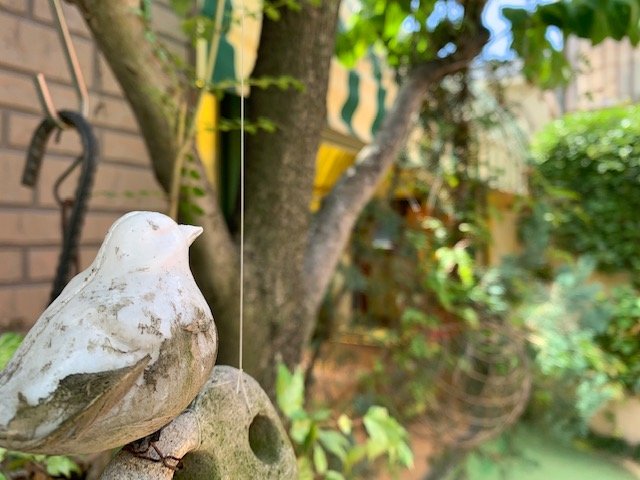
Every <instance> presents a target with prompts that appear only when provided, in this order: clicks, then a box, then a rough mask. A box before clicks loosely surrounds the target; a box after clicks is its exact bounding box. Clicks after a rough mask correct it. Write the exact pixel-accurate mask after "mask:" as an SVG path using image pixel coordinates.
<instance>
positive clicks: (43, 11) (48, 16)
mask: <svg viewBox="0 0 640 480" xmlns="http://www.w3.org/2000/svg"><path fill="white" fill-rule="evenodd" d="M23 1H24V0H23ZM49 3H50V2H44V1H42V0H36V1H35V2H33V16H34V17H35V18H37V19H38V20H42V21H44V22H47V23H50V24H51V25H54V23H53V12H52V11H51V7H50V6H49ZM60 3H61V4H62V11H63V12H64V18H65V19H66V21H67V25H68V26H69V31H71V33H72V34H79V35H82V36H83V37H87V38H89V37H91V32H89V28H88V27H87V24H86V23H85V21H84V18H82V14H81V13H80V10H78V9H77V8H76V7H74V6H72V5H69V4H68V3H66V2H60ZM74 42H75V38H74Z"/></svg>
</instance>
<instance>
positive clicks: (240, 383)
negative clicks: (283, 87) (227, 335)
mask: <svg viewBox="0 0 640 480" xmlns="http://www.w3.org/2000/svg"><path fill="white" fill-rule="evenodd" d="M219 1H224V0H219ZM244 15H245V12H244V0H240V39H241V41H240V315H239V316H240V318H239V328H240V332H239V335H238V343H239V345H238V369H239V370H240V372H239V375H238V385H237V387H236V390H237V391H240V390H242V394H243V395H244V399H245V402H246V404H247V408H248V409H249V411H251V407H250V405H249V399H248V398H247V392H246V390H245V388H244V382H243V381H242V376H243V359H244Z"/></svg>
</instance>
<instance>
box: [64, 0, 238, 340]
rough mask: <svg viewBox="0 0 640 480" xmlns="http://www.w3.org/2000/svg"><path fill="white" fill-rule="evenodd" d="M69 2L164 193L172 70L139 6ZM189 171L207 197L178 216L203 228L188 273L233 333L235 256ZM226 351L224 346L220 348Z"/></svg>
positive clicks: (206, 187)
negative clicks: (111, 77) (117, 88)
mask: <svg viewBox="0 0 640 480" xmlns="http://www.w3.org/2000/svg"><path fill="white" fill-rule="evenodd" d="M72 2H73V3H75V4H76V5H77V6H78V8H79V9H80V10H81V11H82V13H83V15H84V18H85V20H86V22H87V24H88V25H89V28H90V29H91V32H92V34H93V37H94V38H95V40H96V42H97V43H98V46H99V47H100V49H101V51H102V53H103V54H104V56H105V58H106V59H107V62H108V63H109V65H110V66H111V69H112V70H113V72H114V74H115V76H116V78H117V80H118V82H119V83H120V85H121V87H122V90H123V92H124V93H125V95H126V97H127V100H128V101H129V103H130V105H131V107H132V110H133V112H134V114H135V116H136V119H137V121H138V124H139V126H140V131H141V132H142V135H143V137H144V140H145V143H146V146H147V150H148V152H149V156H150V157H151V162H152V165H153V168H154V171H155V174H156V177H157V179H158V181H159V182H160V184H161V186H162V187H163V189H164V190H165V191H166V192H168V191H169V189H170V187H171V177H172V172H173V166H174V164H175V162H176V159H177V157H178V155H179V153H180V147H181V145H180V144H181V140H182V139H180V138H179V137H180V135H179V132H178V128H177V122H178V118H179V117H180V115H179V110H180V108H179V104H180V98H184V96H185V94H184V87H183V86H182V85H181V84H180V81H179V79H178V77H177V74H176V73H175V71H174V67H173V66H171V65H167V64H166V63H164V62H163V61H162V60H160V58H159V57H158V55H157V53H158V50H159V45H157V44H154V43H152V42H151V41H150V40H149V39H148V35H147V27H146V25H145V22H144V19H143V18H141V16H140V15H139V14H137V13H136V12H138V11H139V8H140V1H139V0H109V1H108V2H105V1H101V0H72ZM194 155H195V153H194ZM189 168H190V169H196V170H198V171H199V173H200V175H199V178H193V177H190V178H189V182H190V183H189V187H191V191H192V192H195V191H198V192H206V194H205V195H204V196H202V195H201V194H200V196H194V195H191V196H190V197H189V204H190V205H191V206H193V205H195V206H196V207H195V208H193V210H194V211H195V210H197V211H198V212H200V214H193V215H181V220H183V221H187V222H192V223H197V224H199V225H201V226H202V227H203V228H204V234H203V235H202V237H201V238H199V239H198V241H197V242H195V244H194V246H193V247H192V250H191V252H192V259H193V260H192V264H193V265H192V268H193V271H194V274H195V277H196V280H197V281H198V284H199V286H200V288H201V289H202V290H203V292H204V294H205V296H206V298H207V300H208V301H209V303H210V304H212V308H213V310H214V313H215V312H216V311H222V312H227V311H230V312H232V313H229V314H228V315H226V317H229V318H228V319H227V318H217V320H218V322H217V323H218V326H219V328H220V330H221V334H222V333H223V331H224V330H225V326H226V325H230V328H231V329H235V328H236V327H235V326H234V325H235V324H236V323H237V320H236V318H237V317H236V316H235V315H234V314H233V312H234V309H233V307H232V306H231V305H227V303H230V302H231V300H230V299H236V298H237V294H236V293H235V289H236V288H237V283H238V282H237V278H238V274H237V251H236V248H235V245H234V243H233V241H232V239H231V236H230V234H229V231H228V228H227V225H226V222H225V220H224V217H223V215H222V212H221V210H220V206H219V202H218V195H217V193H216V192H215V191H214V190H213V188H212V186H211V185H210V184H209V182H208V181H207V180H206V175H205V174H204V171H203V168H202V164H201V163H200V162H199V161H195V162H193V163H192V164H190V165H189ZM187 207H189V205H187ZM220 320H222V322H221V321H220ZM221 323H224V324H225V325H224V326H223V325H221ZM236 336H237V335H236ZM226 345H228V343H227V342H225V343H224V344H223V347H224V346H226Z"/></svg>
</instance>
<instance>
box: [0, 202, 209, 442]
mask: <svg viewBox="0 0 640 480" xmlns="http://www.w3.org/2000/svg"><path fill="white" fill-rule="evenodd" d="M201 233H202V228H201V227H194V226H190V225H178V224H177V223H175V222H174V221H173V220H172V219H171V218H169V217H167V216H166V215H163V214H160V213H155V212H131V213H128V214H126V215H124V216H123V217H121V218H120V219H118V220H117V221H116V222H115V223H114V224H113V226H112V227H111V229H110V230H109V232H108V233H107V236H106V238H105V240H104V242H103V244H102V246H101V248H100V250H99V252H98V255H97V256H96V259H95V260H94V262H93V263H92V264H91V266H90V267H89V268H88V269H86V270H85V271H83V272H81V273H79V274H78V275H77V276H76V277H74V278H73V279H72V280H71V281H70V282H69V284H68V285H67V286H66V288H65V289H64V290H63V291H62V293H61V294H60V296H59V297H58V298H57V299H56V300H55V301H54V302H53V303H52V304H51V305H50V306H49V307H48V308H47V309H46V310H45V311H44V313H43V314H42V315H41V316H40V318H39V319H38V321H37V322H36V324H35V325H34V327H33V328H32V329H31V331H30V332H29V333H28V334H27V336H26V337H25V339H24V341H23V343H22V345H21V346H20V348H19V349H18V350H17V352H16V353H15V355H14V357H13V359H12V360H11V362H10V363H9V364H8V365H7V367H6V369H5V370H4V371H2V372H0V446H2V447H5V448H9V449H12V450H19V451H25V452H34V453H48V454H76V453H92V452H98V451H102V450H107V449H109V448H113V447H117V446H122V445H125V444H127V443H129V442H131V441H133V440H136V439H138V438H141V437H144V436H146V435H149V434H151V433H153V432H154V431H156V430H158V429H159V428H161V427H162V426H164V425H166V424H167V423H168V422H169V421H171V420H172V419H173V418H175V417H176V416H177V415H178V414H180V412H182V411H183V410H184V409H185V408H186V407H187V406H188V404H189V403H190V402H191V401H192V400H193V398H194V397H195V396H196V395H197V393H198V392H199V390H200V388H201V387H202V385H203V384H204V383H205V382H206V381H207V380H208V378H209V375H210V372H211V369H212V368H213V364H214V363H215V357H216V353H217V345H218V338H217V333H216V328H215V324H214V323H213V316H212V314H211V310H210V309H209V306H208V305H207V303H206V301H205V299H204V297H203V295H202V293H201V292H200V290H199V289H198V287H197V285H196V283H195V281H194V279H193V275H192V274H191V271H190V269H189V246H190V245H191V243H192V242H193V241H194V240H195V238H196V237H197V236H198V235H200V234H201Z"/></svg>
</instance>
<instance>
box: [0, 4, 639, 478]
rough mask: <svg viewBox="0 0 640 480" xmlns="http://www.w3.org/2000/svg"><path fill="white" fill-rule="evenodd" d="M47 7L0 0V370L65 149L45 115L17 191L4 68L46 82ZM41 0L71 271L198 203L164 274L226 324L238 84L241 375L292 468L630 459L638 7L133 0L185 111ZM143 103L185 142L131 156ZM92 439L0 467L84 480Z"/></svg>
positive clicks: (481, 466) (28, 106)
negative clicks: (72, 231) (88, 160)
mask: <svg viewBox="0 0 640 480" xmlns="http://www.w3.org/2000/svg"><path fill="white" fill-rule="evenodd" d="M47 3H48V2H46V1H45V0H31V1H24V2H15V1H11V0H0V31H1V32H2V33H0V126H1V128H0V172H2V176H1V177H0V225H1V227H0V332H2V333H3V334H2V336H0V367H4V365H5V364H6V363H7V362H8V360H9V358H10V357H11V354H12V353H13V351H14V350H15V348H16V347H17V345H18V344H19V343H20V340H21V338H22V336H23V334H24V332H25V331H26V330H27V329H28V328H29V327H30V326H31V325H32V324H33V322H34V321H35V319H36V318H37V317H38V315H39V314H40V312H41V311H42V310H43V308H44V307H45V306H46V303H47V300H48V298H47V297H48V295H49V290H50V285H51V281H52V279H53V277H54V272H55V267H56V261H57V259H58V254H59V250H60V248H61V240H60V227H59V215H60V214H59V206H58V204H57V203H56V202H55V199H54V198H53V196H52V195H51V193H50V189H51V184H52V183H53V181H54V179H55V178H56V177H58V175H59V174H61V173H62V172H63V171H64V169H65V168H66V166H67V165H68V164H69V159H70V158H72V157H74V156H75V155H76V154H77V151H78V149H79V143H78V141H77V138H75V137H73V136H72V135H71V136H70V135H69V134H68V133H67V132H65V133H64V134H63V135H62V138H61V141H60V142H59V143H57V144H55V145H52V147H51V157H52V158H51V160H50V161H48V162H49V163H47V162H45V165H46V166H45V169H44V170H43V174H42V179H41V181H40V184H39V185H38V186H37V187H36V188H35V190H31V189H28V188H26V187H23V186H20V176H21V173H22V166H23V158H24V152H25V150H26V149H27V147H28V139H29V134H30V130H32V129H33V127H35V125H36V123H37V122H36V121H37V120H38V118H39V115H40V108H39V105H38V103H37V101H36V100H34V98H35V93H33V92H32V90H31V88H32V87H31V85H30V82H31V79H30V77H31V76H32V75H33V74H34V73H36V72H38V71H45V73H46V74H47V75H48V76H50V77H51V78H52V79H53V80H52V85H53V91H54V93H55V94H56V95H57V96H58V98H60V99H61V100H60V101H61V102H64V101H70V102H71V103H73V91H72V81H71V79H70V77H69V76H68V75H67V73H66V70H65V64H64V60H63V57H62V54H61V53H60V52H59V50H60V49H61V47H60V44H59V42H58V41H57V39H56V38H55V36H54V34H53V33H52V32H53V31H54V19H53V17H52V15H51V14H50V13H47V12H48V5H47ZM69 3H70V5H65V12H66V14H67V16H68V20H69V23H70V27H71V31H72V34H73V38H74V41H75V42H76V43H77V44H78V51H79V55H80V63H81V64H82V66H83V68H84V69H85V70H86V72H90V73H89V74H88V75H87V76H88V83H89V93H90V96H91V97H92V101H93V102H94V103H93V105H94V107H93V108H92V109H91V111H90V115H89V118H90V119H91V121H92V122H93V124H94V126H95V127H96V131H97V134H98V138H99V140H100V144H101V146H100V156H101V164H100V167H99V169H98V171H97V173H96V181H95V186H94V189H93V196H92V198H91V200H90V202H89V204H88V213H87V220H86V222H85V226H84V230H83V233H82V237H81V240H80V246H79V248H78V250H77V252H76V254H77V255H78V260H77V265H87V264H88V263H90V262H91V260H92V257H93V255H95V252H96V250H97V247H98V245H99V243H100V240H101V238H102V236H103V235H104V232H105V231H106V227H105V226H106V225H108V224H109V223H110V222H111V221H112V220H113V219H114V218H116V217H117V216H119V215H120V214H121V213H122V212H124V211H128V210H133V209H149V210H159V211H168V210H173V207H175V209H176V211H177V212H178V213H177V216H179V217H180V218H181V219H182V220H184V221H189V222H191V223H194V224H203V225H204V226H205V234H207V233H209V234H211V235H213V236H216V235H221V234H220V233H217V232H220V231H221V229H220V228H219V227H220V225H224V226H225V235H226V234H227V233H228V237H224V238H223V237H220V238H222V240H220V241H218V242H217V243H216V241H213V242H209V241H208V240H203V242H204V243H201V244H198V243H196V244H195V248H196V250H195V254H194V256H195V260H193V263H194V266H193V267H192V268H194V273H195V276H196V279H197V281H198V283H199V285H201V288H202V289H203V292H204V293H205V295H206V296H207V299H208V300H209V301H210V302H211V304H212V309H213V311H214V316H215V318H216V322H217V324H218V328H219V329H220V332H221V338H222V339H223V340H224V339H225V338H229V339H230V340H229V342H227V344H234V342H235V343H237V342H236V338H237V330H234V328H233V325H236V318H237V311H236V310H234V308H235V307H229V304H230V303H233V302H231V301H230V300H229V299H235V296H237V293H238V292H237V291H236V290H234V289H233V288H231V287H228V286H224V285H226V284H225V282H226V280H229V281H228V282H226V283H227V284H234V282H235V283H237V281H236V280H237V279H238V278H237V272H236V271H235V270H234V269H233V268H231V267H229V266H228V265H227V264H226V263H224V262H225V261H226V260H225V258H233V259H235V256H236V251H235V250H232V249H230V250H226V249H225V248H226V247H225V246H226V243H225V242H227V243H229V244H232V242H234V241H235V242H237V241H238V236H239V222H240V218H241V217H240V215H239V207H240V198H239V193H240V184H239V181H240V180H239V179H240V169H241V155H240V134H239V120H238V118H239V114H240V96H241V95H248V97H247V106H248V110H249V120H248V123H247V159H248V163H247V175H248V177H247V179H248V180H247V182H248V183H247V188H248V190H247V192H248V193H247V200H246V201H247V208H248V211H247V219H248V220H247V222H248V223H247V229H248V230H247V235H248V237H247V238H248V240H247V242H248V243H247V248H248V251H249V262H250V263H249V266H248V271H249V274H248V276H249V279H248V280H247V289H248V291H249V292H250V294H249V298H250V299H251V302H252V306H250V307H247V308H248V313H247V316H248V317H247V318H248V320H247V322H248V325H249V327H248V328H249V329H250V330H249V334H250V335H251V336H252V340H253V341H255V344H256V347H255V350H256V352H249V353H248V355H249V357H250V358H249V359H248V367H247V370H248V371H249V373H251V374H252V375H254V376H256V378H258V379H259V380H260V381H261V383H262V385H263V386H264V387H265V389H266V390H267V391H268V392H269V393H270V394H271V395H272V397H273V399H274V401H275V403H276V404H277V405H278V407H279V411H280V413H281V414H282V418H283V420H284V422H285V425H286V428H287V430H288V432H289V435H290V439H291V442H292V444H293V446H294V448H295V450H296V454H297V456H298V467H299V478H301V479H320V478H326V479H329V480H335V479H352V478H402V479H423V478H424V479H429V480H434V479H470V480H476V479H477V480H480V479H498V478H504V479H518V480H520V479H522V480H527V479H541V478H547V479H556V478H558V479H560V478H562V479H564V478H566V479H573V478H575V479H591V478H593V479H596V478H597V479H614V480H615V479H618V478H619V479H632V478H640V397H639V396H638V395H639V394H640V189H639V187H640V140H639V139H640V107H638V106H637V105H636V103H637V102H638V99H640V50H638V47H637V44H638V43H639V41H640V1H638V0H609V1H605V0H602V1H600V0H557V1H533V0H531V1H527V0H522V1H506V0H490V1H480V0H425V1H422V0H420V1H419V0H412V1H405V0H392V1H383V0H361V1H355V0H343V1H342V2H341V5H340V6H339V10H338V3H340V2H333V1H328V2H306V1H300V2H298V1H296V0H290V1H266V2H258V1H248V0H247V1H246V5H245V4H244V3H243V4H241V3H239V2H236V1H227V2H226V3H225V4H224V5H222V7H221V8H217V7H218V6H219V5H218V4H217V2H216V1H208V0H207V1H202V2H197V1H193V2H191V1H186V0H185V1H179V0H172V1H171V2H165V1H159V0H158V1H143V2H139V3H140V8H139V10H136V11H135V12H132V13H131V15H134V16H135V18H136V19H138V20H139V21H140V25H142V26H141V28H142V29H144V32H145V38H146V39H147V40H148V42H149V44H150V45H151V47H150V49H149V51H150V52H152V53H151V54H153V55H155V56H157V57H158V58H160V59H161V60H162V62H164V63H162V65H163V66H162V68H160V67H159V68H158V69H157V70H156V71H155V73H156V74H157V75H158V76H160V75H165V76H167V77H170V79H171V82H174V81H175V82H177V83H176V84H179V85H186V87H185V91H187V92H191V94H185V95H184V98H185V99H186V100H185V103H184V108H183V107H182V104H181V103H180V102H176V106H171V105H170V106H169V107H167V104H170V103H171V102H170V100H171V98H169V97H171V95H172V94H173V93H171V92H173V90H171V89H170V88H169V87H167V90H166V92H170V93H167V94H166V96H167V98H169V99H167V98H165V97H162V98H161V99H158V98H157V97H158V96H156V97H153V95H149V98H148V99H145V98H144V95H143V94H142V93H140V92H144V87H145V85H144V82H145V80H144V78H145V77H144V76H142V77H141V78H142V80H141V81H140V82H139V83H136V81H135V80H131V79H128V77H127V72H126V71H125V70H126V69H122V70H119V69H118V62H119V61H120V60H119V55H118V52H117V51H114V50H113V49H114V48H116V47H113V46H110V44H109V42H108V41H105V40H104V38H101V37H100V35H101V33H100V29H99V28H96V27H95V25H91V24H90V25H89V26H87V24H86V23H85V21H84V20H83V18H82V16H81V15H80V14H79V13H78V12H79V10H78V8H77V6H78V5H79V6H80V8H81V10H82V11H84V12H85V16H88V17H89V18H91V15H92V14H93V13H95V12H92V10H91V8H94V7H92V6H91V5H90V4H91V2H86V1H84V0H82V1H80V0H78V1H71V2H69ZM116 3H117V4H120V3H124V2H122V1H118V2H114V5H115V4H116ZM71 4H76V5H71ZM104 8H106V9H107V10H108V8H109V7H104ZM114 8H115V7H114ZM220 10H224V15H225V17H224V20H223V21H222V26H221V27H220V25H218V24H217V23H216V14H217V13H216V12H219V11H220ZM243 13H244V14H245V16H246V17H247V19H248V20H247V25H246V30H245V27H244V26H243V28H242V32H244V33H241V29H240V26H239V25H240V24H239V20H238V18H239V16H241V15H242V14H243ZM97 18H98V20H96V22H99V21H100V18H101V17H100V15H99V14H97ZM314 22H315V23H314ZM326 25H331V28H330V29H328V28H327V27H326ZM217 28H218V29H219V28H221V30H220V31H219V32H218V33H217V34H216V31H217V30H216V29H217ZM283 32H284V33H283ZM309 32H311V33H309ZM312 34H313V35H314V38H313V39H311V38H310V36H311V35H312ZM103 35H107V36H108V32H107V34H104V32H103ZM242 35H244V36H242ZM305 35H307V36H305ZM44 37H46V38H49V37H51V38H49V40H51V41H50V42H47V46H46V47H43V46H37V44H38V42H36V41H35V40H34V39H35V38H44ZM316 37H317V40H316ZM325 37H326V38H325ZM212 38H213V40H211V39H212ZM312 41H317V44H316V43H313V42H312ZM216 42H217V43H216ZM305 42H307V43H305ZM308 42H312V43H308ZM43 43H45V42H44V41H43ZM212 45H216V49H217V50H218V53H217V56H216V58H215V62H214V64H215V68H214V69H213V70H212V71H209V74H208V75H207V73H206V72H205V71H206V68H205V64H207V63H208V62H207V55H208V54H209V53H210V52H211V51H212V49H213V47H212ZM125 47H126V45H125V46H124V47H123V46H122V45H120V46H118V47H117V48H125ZM109 49H111V51H110V50H109ZM213 51H215V49H213ZM120 53H121V52H120ZM151 54H150V55H151ZM122 57H124V60H122V61H123V62H124V63H126V59H127V58H128V57H127V55H122ZM240 57H242V58H243V60H242V62H241V61H240V60H239V59H240ZM302 57H304V58H305V61H304V62H298V60H299V59H300V58H302ZM209 63H210V62H209ZM298 63H301V64H300V65H299V64H298ZM108 65H109V67H108ZM167 65H169V67H167ZM316 66H317V70H315V68H316ZM112 70H113V71H114V72H115V74H114V73H112ZM168 70H170V71H171V72H173V73H171V74H170V75H169V74H167V73H166V72H167V71H168ZM86 72H85V74H87V73H86ZM203 72H205V73H203ZM318 72H320V73H318ZM151 73H154V72H151ZM245 77H246V79H247V82H248V83H247V85H244V82H243V85H242V87H241V86H240V85H239V79H240V78H245ZM158 78H159V77H158ZM162 78H164V77H162ZM123 79H124V82H125V83H124V84H125V87H122V84H123ZM117 82H119V83H117ZM126 82H129V83H126ZM163 82H164V84H162V85H161V86H163V88H164V87H166V86H167V85H172V84H171V83H170V82H169V80H167V81H164V80H163ZM156 87H157V88H160V87H159V86H158V85H155V84H154V88H156ZM243 87H246V88H244V90H242V88H243ZM136 89H139V90H140V92H138V91H137V90H136ZM189 89H190V90H189ZM131 92H133V94H132V93H131ZM166 92H165V93H166ZM193 92H197V93H198V95H201V96H200V97H198V99H199V100H198V101H197V102H194V101H193ZM136 95H138V96H136ZM190 95H191V96H190ZM140 98H143V100H140ZM70 99H71V100H70ZM325 99H326V101H325ZM412 99H413V100H412ZM145 102H146V103H145ZM153 102H159V103H160V104H162V108H163V109H164V110H162V111H164V112H165V113H167V112H169V113H167V115H168V118H178V119H181V120H180V121H184V124H181V123H179V122H178V123H177V124H173V123H171V122H169V123H170V125H169V126H168V127H167V131H170V132H172V134H173V133H175V132H176V131H178V132H181V135H182V137H181V138H182V139H186V140H184V141H185V142H187V141H191V142H193V144H194V145H195V147H194V148H195V150H194V151H195V153H193V154H187V155H183V153H184V152H183V150H184V149H181V148H175V151H170V152H169V153H166V155H165V154H160V153H158V152H166V151H167V148H169V147H167V146H166V145H164V144H163V145H156V143H157V141H156V140H154V139H153V138H156V139H157V138H158V137H157V134H163V131H162V130H161V127H160V126H157V125H155V124H153V125H152V123H153V122H150V121H149V120H148V118H147V117H145V115H144V114H140V113H139V112H140V111H143V110H144V107H145V105H147V104H148V105H152V104H153ZM163 102H164V103H163ZM314 102H315V103H314ZM403 102H404V103H403ZM412 102H413V103H412ZM318 105H319V106H318ZM174 107H175V108H174ZM171 108H174V110H171ZM167 109H168V110H167ZM412 109H413V110H412ZM172 114H173V116H172ZM189 115H192V116H193V118H192V120H190V121H189V120H188V119H189V118H191V117H189ZM185 119H187V120H185ZM145 122H146V123H145ZM189 122H190V123H189ZM176 125H178V126H176ZM25 132H27V133H25ZM185 132H186V133H185ZM154 135H156V136H155V137H154ZM189 135H191V137H189ZM154 142H155V143H154ZM185 144H186V143H185ZM265 145H268V147H269V148H266V147H264V146H265ZM181 152H182V153H181ZM163 155H164V156H163ZM180 155H183V156H184V158H182V159H181V157H180ZM181 162H182V163H181ZM174 163H175V164H177V165H179V166H180V165H181V166H182V168H178V169H177V170H173V171H174V174H175V172H176V171H177V172H179V174H178V177H180V182H181V183H180V182H179V183H178V189H177V190H175V189H174V187H173V186H171V181H170V178H171V174H170V172H171V171H172V168H174V167H173V166H174ZM196 164H197V166H194V165H196ZM167 165H169V167H167ZM168 172H169V173H168ZM365 177H366V178H365ZM76 178H77V176H74V175H71V177H70V179H71V181H66V183H65V186H64V187H63V189H62V190H63V191H64V192H63V193H64V195H63V196H65V195H66V196H71V197H72V196H73V192H74V185H73V183H74V181H75V180H74V179H76ZM361 178H362V179H363V180H362V182H361V183H358V182H359V179H361ZM46 182H49V183H46ZM354 192H356V193H354ZM206 202H209V203H206ZM208 205H213V206H214V207H209V206H208ZM212 211H213V212H214V213H211V212H212ZM337 212H338V213H337ZM63 215H64V214H63ZM212 218H213V219H214V220H211V219H212ZM318 219H320V220H322V221H324V222H325V223H324V224H323V223H318V225H319V226H318V225H316V223H317V220H318ZM345 219H346V220H345ZM349 219H351V220H349ZM206 222H209V223H206ZM216 222H217V223H216ZM332 222H333V223H332ZM323 225H329V227H327V228H326V229H323ZM226 229H228V232H227V230H226ZM212 231H213V232H214V233H211V232H212ZM316 244H317V245H316ZM211 245H217V247H216V248H218V247H219V246H220V245H222V246H223V247H225V248H223V247H220V248H222V250H214V249H213V248H212V247H211ZM197 249H200V250H197ZM207 249H208V250H207ZM207 252H208V253H207ZM229 252H230V253H229ZM309 252H311V254H310V256H309V258H311V260H309V261H307V257H306V256H305V255H306V254H307V253H309ZM192 259H193V257H192ZM234 261H235V260H234ZM216 262H221V263H216ZM326 265H328V267H326ZM334 265H335V268H333V267H334ZM325 267H326V268H325ZM234 268H235V267H234ZM216 272H222V273H221V274H217V273H216ZM216 275H218V276H216ZM282 298H286V300H282ZM227 300H229V301H227ZM301 312H302V313H301ZM265 317H269V318H268V321H265V320H264V318H265ZM263 324H265V325H267V326H264V327H262V326H261V325H263ZM253 325H255V330H254V329H253V328H254V327H253ZM263 344H264V345H263ZM224 348H231V347H226V346H223V351H222V352H221V355H222V357H221V362H222V363H233V362H234V361H236V359H235V357H234V355H235V354H237V352H236V351H232V350H224ZM254 357H255V360H254ZM101 462H102V460H101V458H100V457H91V458H67V457H44V456H33V455H27V454H22V453H19V452H11V451H6V450H4V449H0V478H7V479H10V478H37V479H42V478H97V477H96V475H98V473H97V472H99V469H100V467H101V466H102V465H103V463H101ZM3 476H4V477H3Z"/></svg>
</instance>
